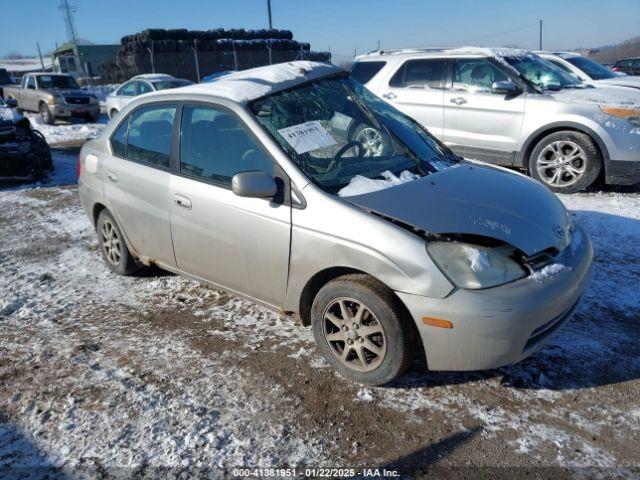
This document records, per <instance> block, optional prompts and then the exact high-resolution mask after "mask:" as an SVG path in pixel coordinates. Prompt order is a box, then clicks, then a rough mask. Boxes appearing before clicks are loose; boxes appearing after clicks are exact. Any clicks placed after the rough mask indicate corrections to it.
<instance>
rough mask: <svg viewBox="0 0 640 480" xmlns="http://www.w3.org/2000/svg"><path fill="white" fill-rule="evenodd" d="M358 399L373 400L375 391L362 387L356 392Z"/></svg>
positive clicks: (360, 400) (363, 400) (359, 400)
mask: <svg viewBox="0 0 640 480" xmlns="http://www.w3.org/2000/svg"><path fill="white" fill-rule="evenodd" d="M356 401H358V402H372V401H373V393H372V392H371V389H370V388H364V387H363V388H361V389H359V390H358V393H356Z"/></svg>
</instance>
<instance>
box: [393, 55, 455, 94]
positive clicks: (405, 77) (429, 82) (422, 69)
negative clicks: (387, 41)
mask: <svg viewBox="0 0 640 480" xmlns="http://www.w3.org/2000/svg"><path fill="white" fill-rule="evenodd" d="M447 65H448V61H447V59H445V58H433V59H423V60H409V61H407V62H405V63H404V64H403V65H402V67H400V69H399V70H398V71H397V72H396V73H395V75H394V76H393V77H392V78H391V81H390V82H389V85H390V86H391V87H429V88H443V87H444V82H445V78H446V77H447Z"/></svg>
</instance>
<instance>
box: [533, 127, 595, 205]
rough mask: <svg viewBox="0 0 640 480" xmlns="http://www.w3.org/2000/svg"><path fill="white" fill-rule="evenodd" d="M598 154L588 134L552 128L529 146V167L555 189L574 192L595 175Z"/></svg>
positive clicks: (581, 188)
mask: <svg viewBox="0 0 640 480" xmlns="http://www.w3.org/2000/svg"><path fill="white" fill-rule="evenodd" d="M601 165H602V157H601V155H600V152H599V151H598V148H597V147H596V145H595V143H594V142H593V140H591V138H590V137H589V136H588V135H586V134H584V133H580V132H574V131H565V132H556V133H552V134H551V135H548V136H547V137H545V138H543V139H542V140H541V141H540V143H538V145H536V147H535V148H534V149H533V152H532V153H531V158H530V161H529V171H530V173H531V176H532V177H533V178H535V179H536V180H538V181H540V182H542V183H544V184H545V185H546V186H547V187H549V189H551V190H553V191H554V192H556V193H574V192H578V191H580V190H584V189H585V188H587V187H589V186H590V185H591V184H592V183H593V182H594V181H595V180H596V178H597V177H598V174H599V173H600V169H601Z"/></svg>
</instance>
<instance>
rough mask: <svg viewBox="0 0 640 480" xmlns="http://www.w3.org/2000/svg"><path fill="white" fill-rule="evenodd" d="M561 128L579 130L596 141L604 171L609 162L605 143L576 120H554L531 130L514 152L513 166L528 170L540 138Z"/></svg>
mask: <svg viewBox="0 0 640 480" xmlns="http://www.w3.org/2000/svg"><path fill="white" fill-rule="evenodd" d="M563 130H572V131H574V132H580V133H584V134H585V135H588V136H589V137H590V138H591V139H592V140H593V141H594V142H595V143H596V147H598V150H599V151H600V155H601V156H602V171H603V172H606V170H607V166H608V164H609V151H608V150H607V146H606V145H605V143H604V141H603V140H602V138H600V136H599V135H598V134H597V133H596V132H595V131H594V130H592V129H591V128H589V127H586V126H584V125H582V124H580V123H576V122H555V123H551V124H548V125H545V126H544V127H541V128H539V129H538V130H536V131H535V132H533V133H532V134H531V135H529V137H528V138H527V140H525V142H524V144H523V145H522V148H521V149H520V151H519V152H518V153H517V154H516V159H515V166H517V167H522V168H525V169H526V170H527V172H528V171H529V157H530V156H531V152H532V151H533V149H534V148H535V147H536V145H537V144H538V142H540V140H542V139H543V138H544V137H546V136H547V135H550V134H552V133H555V132H560V131H563Z"/></svg>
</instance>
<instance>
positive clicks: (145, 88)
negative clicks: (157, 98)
mask: <svg viewBox="0 0 640 480" xmlns="http://www.w3.org/2000/svg"><path fill="white" fill-rule="evenodd" d="M149 92H153V88H151V85H149V84H148V83H146V82H138V95H142V94H143V93H149Z"/></svg>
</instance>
